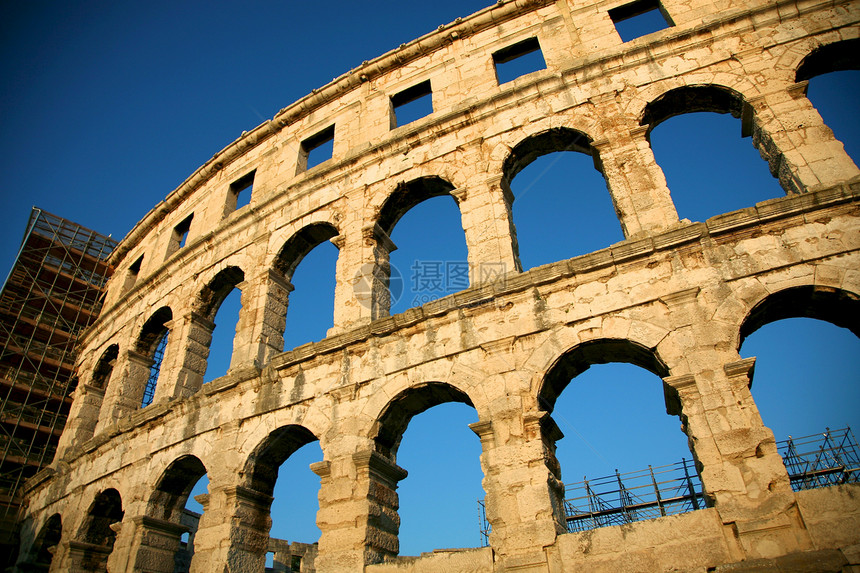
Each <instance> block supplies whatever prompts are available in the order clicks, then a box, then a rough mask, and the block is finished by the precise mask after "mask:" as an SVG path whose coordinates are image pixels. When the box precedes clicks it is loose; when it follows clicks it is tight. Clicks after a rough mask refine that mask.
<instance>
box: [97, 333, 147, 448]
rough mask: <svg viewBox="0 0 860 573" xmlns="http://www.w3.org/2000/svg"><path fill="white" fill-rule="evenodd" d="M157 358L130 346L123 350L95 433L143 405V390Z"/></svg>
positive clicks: (106, 394)
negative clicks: (145, 354)
mask: <svg viewBox="0 0 860 573" xmlns="http://www.w3.org/2000/svg"><path fill="white" fill-rule="evenodd" d="M152 365H153V360H152V358H150V357H148V356H144V355H143V354H139V353H138V352H135V351H134V350H128V351H126V352H125V354H120V355H119V358H118V359H117V365H116V368H114V373H113V375H112V376H111V379H112V380H114V383H113V384H110V385H109V386H108V388H107V391H106V392H105V398H104V403H103V405H102V410H101V413H100V414H99V421H98V423H97V424H96V428H95V433H96V434H98V433H99V432H102V431H104V430H105V429H106V428H109V427H112V426H114V425H115V424H116V423H117V421H119V420H120V419H121V418H124V417H125V416H128V415H129V414H131V413H133V412H136V411H137V410H139V409H140V402H141V400H142V399H143V390H144V388H145V387H146V381H147V380H149V370H150V368H152Z"/></svg>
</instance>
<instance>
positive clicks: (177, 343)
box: [153, 312, 215, 402]
mask: <svg viewBox="0 0 860 573" xmlns="http://www.w3.org/2000/svg"><path fill="white" fill-rule="evenodd" d="M167 327H168V328H169V329H170V337H169V338H168V339H167V345H168V348H166V349H165V352H164V359H165V360H164V362H162V365H161V371H160V372H159V376H158V386H156V388H155V397H154V399H153V402H162V401H167V400H171V399H174V398H185V397H187V396H191V395H193V394H194V393H196V392H197V391H198V390H199V389H200V387H201V386H202V385H203V376H204V375H205V374H206V360H207V359H208V358H209V345H210V344H211V343H212V331H213V330H214V329H215V323H213V322H212V321H211V320H209V319H207V318H205V317H203V316H201V315H199V314H197V313H196V312H189V313H188V314H186V315H185V316H183V317H182V319H181V320H173V321H171V322H169V323H168V324H167ZM168 359H170V362H169V363H167V360H168Z"/></svg>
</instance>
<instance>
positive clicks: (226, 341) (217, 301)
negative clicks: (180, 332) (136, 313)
mask: <svg viewBox="0 0 860 573" xmlns="http://www.w3.org/2000/svg"><path fill="white" fill-rule="evenodd" d="M244 280H245V273H243V272H242V269H240V268H238V267H228V268H226V269H224V270H222V271H221V272H219V273H218V274H217V275H215V277H214V278H213V279H212V280H211V281H210V282H209V284H208V285H206V286H205V287H204V288H203V290H202V291H201V292H200V296H199V298H198V300H197V304H196V305H195V311H196V313H197V314H199V316H200V317H201V318H203V319H204V320H202V321H195V322H194V323H193V324H192V326H191V328H192V330H193V331H196V332H192V333H191V336H189V339H190V340H191V342H190V344H194V345H201V346H203V347H204V348H200V349H190V350H192V351H193V350H196V352H193V354H195V355H198V354H204V355H205V360H204V361H203V364H202V367H203V368H202V369H203V372H199V374H200V375H201V376H202V381H203V382H209V381H211V380H214V379H215V378H218V377H220V376H223V375H224V374H226V373H227V371H228V370H229V369H230V363H231V357H232V356H233V340H234V339H235V335H236V324H237V323H238V322H239V311H240V309H241V308H242V291H240V290H239V288H238V286H237V285H238V284H239V283H241V282H242V281H244ZM219 322H220V323H221V325H220V327H219V326H218V323H219ZM210 327H211V328H210ZM207 339H209V344H203V343H204V342H205V341H206V340H207ZM200 366H201V364H200V361H199V360H195V361H194V368H195V369H200Z"/></svg>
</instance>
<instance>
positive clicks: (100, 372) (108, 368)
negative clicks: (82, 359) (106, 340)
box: [91, 344, 119, 390]
mask: <svg viewBox="0 0 860 573" xmlns="http://www.w3.org/2000/svg"><path fill="white" fill-rule="evenodd" d="M118 356H119V345H117V344H111V345H110V346H108V347H107V349H106V350H105V351H104V352H103V353H102V355H101V358H99V361H98V362H97V363H96V367H95V370H94V371H93V378H92V382H91V384H92V386H93V387H94V388H97V389H99V390H104V389H105V388H106V387H107V384H108V382H109V381H110V376H111V374H112V373H113V367H114V365H115V364H116V359H117V357H118Z"/></svg>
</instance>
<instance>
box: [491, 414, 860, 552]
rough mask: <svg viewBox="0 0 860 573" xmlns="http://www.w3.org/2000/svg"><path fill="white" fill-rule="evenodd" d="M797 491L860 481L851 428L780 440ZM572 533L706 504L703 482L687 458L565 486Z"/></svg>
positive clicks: (858, 455) (857, 451)
mask: <svg viewBox="0 0 860 573" xmlns="http://www.w3.org/2000/svg"><path fill="white" fill-rule="evenodd" d="M776 445H777V449H778V450H779V453H780V455H781V456H782V461H783V463H784V464H785V469H786V471H787V472H788V478H789V480H790V481H791V487H792V489H794V491H800V490H802V489H814V488H819V487H826V486H831V485H838V484H844V483H860V448H858V446H857V440H856V439H855V438H854V435H853V434H852V432H851V428H850V427H845V428H842V429H839V430H831V429H830V428H827V429H826V431H825V432H824V433H823V434H813V435H811V436H804V437H802V438H792V437H791V436H789V438H788V439H787V440H784V441H782V442H777V444H776ZM565 491H566V492H567V493H568V494H571V493H572V494H574V496H573V497H568V498H567V499H565V500H564V509H565V519H566V521H567V530H568V532H574V531H587V530H589V529H596V528H598V527H607V526H610V525H621V524H624V523H633V522H634V521H642V520H645V519H653V518H656V517H662V516H666V515H674V514H676V513H684V512H687V511H693V510H696V509H699V508H703V507H705V496H704V490H703V488H702V482H701V479H700V478H699V474H698V472H697V471H696V468H695V466H694V464H693V463H692V462H691V461H688V460H686V459H681V461H680V462H677V463H675V464H671V465H667V466H659V467H651V466H648V469H646V470H640V471H636V472H629V473H624V474H621V473H618V470H615V473H614V474H613V475H609V476H605V477H600V478H597V479H592V480H588V479H583V481H581V482H578V483H574V484H567V485H565ZM478 520H479V522H478V524H479V531H480V535H481V545H482V546H484V547H486V546H487V545H488V544H489V534H490V531H491V527H490V524H489V521H488V520H487V511H486V507H485V504H484V500H478Z"/></svg>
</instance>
